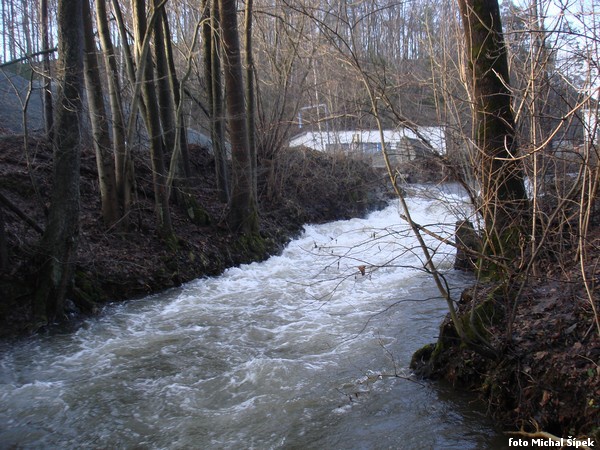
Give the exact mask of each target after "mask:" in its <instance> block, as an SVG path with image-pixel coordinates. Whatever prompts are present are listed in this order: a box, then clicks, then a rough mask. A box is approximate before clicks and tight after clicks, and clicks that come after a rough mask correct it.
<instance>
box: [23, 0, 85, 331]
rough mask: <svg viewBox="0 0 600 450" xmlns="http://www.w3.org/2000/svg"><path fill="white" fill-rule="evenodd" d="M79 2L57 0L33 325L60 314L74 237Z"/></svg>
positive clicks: (70, 274)
mask: <svg viewBox="0 0 600 450" xmlns="http://www.w3.org/2000/svg"><path fill="white" fill-rule="evenodd" d="M82 17H83V16H82V0H59V1H58V43H59V62H60V69H59V72H58V77H59V92H58V102H57V105H56V115H55V118H54V124H55V128H54V130H55V133H54V141H53V175H54V177H53V185H52V200H51V206H50V212H49V216H48V224H47V226H46V231H45V233H44V235H43V237H42V240H41V243H40V252H39V255H38V257H39V258H41V259H42V266H41V270H40V274H39V278H38V286H37V291H36V294H35V299H34V305H33V313H34V320H35V322H36V324H37V325H43V324H45V323H47V320H48V318H53V317H57V316H60V315H62V313H63V311H64V302H65V296H66V294H67V291H68V288H69V287H70V285H71V283H72V277H73V267H74V258H75V252H76V251H77V242H78V235H79V163H80V146H81V143H80V123H81V121H80V119H81V111H82V105H81V98H82V94H83V89H82V85H83V24H82Z"/></svg>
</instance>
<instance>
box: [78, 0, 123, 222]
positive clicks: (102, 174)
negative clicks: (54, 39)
mask: <svg viewBox="0 0 600 450" xmlns="http://www.w3.org/2000/svg"><path fill="white" fill-rule="evenodd" d="M88 1H89V0H82V3H83V28H84V46H85V54H84V60H83V62H84V69H85V87H86V91H87V101H88V109H89V116H90V123H91V125H92V135H93V141H94V150H95V152H96V166H97V167H98V186H99V188H100V199H101V203H102V218H103V220H104V224H105V226H107V227H109V226H112V225H114V224H115V223H116V222H117V221H118V220H119V217H120V214H119V202H118V197H117V185H116V184H117V183H116V177H115V165H114V157H113V151H112V144H111V141H110V135H109V126H108V119H107V117H106V108H105V106H104V93H103V92H102V82H101V80H100V70H99V68H98V57H97V55H96V40H95V39H94V29H93V23H92V13H91V11H90V5H89V3H88Z"/></svg>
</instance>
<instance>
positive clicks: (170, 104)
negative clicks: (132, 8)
mask: <svg viewBox="0 0 600 450" xmlns="http://www.w3.org/2000/svg"><path fill="white" fill-rule="evenodd" d="M159 3H160V0H152V6H153V8H154V9H155V10H156V11H157V14H159V16H161V18H160V19H158V20H155V21H154V27H153V28H154V61H155V63H156V75H157V80H156V85H157V88H158V105H159V112H160V121H161V124H162V132H163V139H164V144H165V151H166V153H167V154H169V153H171V152H172V151H173V149H174V148H175V102H174V100H173V92H172V91H171V83H170V81H169V63H168V61H167V51H166V48H165V41H166V39H170V36H165V34H164V28H163V23H162V16H166V14H165V9H164V5H163V6H161V7H160V10H158V5H159Z"/></svg>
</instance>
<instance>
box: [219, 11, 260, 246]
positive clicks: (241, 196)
mask: <svg viewBox="0 0 600 450" xmlns="http://www.w3.org/2000/svg"><path fill="white" fill-rule="evenodd" d="M219 9H220V11H219V12H220V23H221V33H222V39H223V48H224V52H223V53H224V54H223V62H224V64H223V66H224V71H225V89H226V91H225V92H226V101H227V115H228V119H229V130H230V133H229V138H230V141H231V160H232V186H231V202H230V210H229V224H230V226H231V228H232V229H234V230H237V231H240V232H242V233H245V234H255V233H258V211H257V205H256V200H255V195H254V192H253V177H254V175H253V173H252V160H251V155H250V148H249V147H250V143H249V140H248V125H247V121H246V114H247V109H246V105H245V96H244V93H245V88H244V79H243V75H242V61H241V55H240V40H239V34H238V28H237V8H236V1H235V0H219Z"/></svg>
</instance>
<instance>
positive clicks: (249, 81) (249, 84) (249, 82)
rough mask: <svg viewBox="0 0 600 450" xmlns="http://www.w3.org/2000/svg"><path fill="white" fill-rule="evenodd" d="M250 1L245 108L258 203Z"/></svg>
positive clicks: (248, 1)
mask: <svg viewBox="0 0 600 450" xmlns="http://www.w3.org/2000/svg"><path fill="white" fill-rule="evenodd" d="M252 4H253V1H252V0H246V11H245V24H244V31H245V39H246V51H245V54H244V56H245V62H246V108H248V118H247V122H248V123H247V126H248V145H249V146H250V161H251V162H252V191H253V195H254V201H256V202H257V201H258V199H257V195H258V180H257V167H256V116H255V114H256V101H255V97H254V59H253V57H252Z"/></svg>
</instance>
